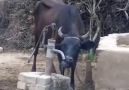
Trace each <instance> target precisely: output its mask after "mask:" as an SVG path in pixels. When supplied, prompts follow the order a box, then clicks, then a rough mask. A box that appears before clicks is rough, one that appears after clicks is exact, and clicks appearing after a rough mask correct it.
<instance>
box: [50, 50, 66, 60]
mask: <svg viewBox="0 0 129 90" xmlns="http://www.w3.org/2000/svg"><path fill="white" fill-rule="evenodd" d="M52 52H55V53H58V54H60V55H61V57H62V59H63V60H65V55H64V53H63V52H62V51H61V50H58V49H52Z"/></svg>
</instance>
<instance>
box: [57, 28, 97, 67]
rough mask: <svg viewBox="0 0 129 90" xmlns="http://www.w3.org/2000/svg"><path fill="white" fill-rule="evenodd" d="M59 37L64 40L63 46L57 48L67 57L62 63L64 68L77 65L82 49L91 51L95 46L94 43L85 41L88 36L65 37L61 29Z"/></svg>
mask: <svg viewBox="0 0 129 90" xmlns="http://www.w3.org/2000/svg"><path fill="white" fill-rule="evenodd" d="M58 35H59V36H60V37H61V38H63V40H62V42H61V44H60V45H57V47H56V48H57V49H60V50H61V51H62V52H63V53H64V55H65V58H66V59H65V60H62V61H61V64H62V66H63V67H64V68H69V67H71V66H72V64H74V63H76V60H77V58H78V54H79V51H80V49H84V50H90V49H91V48H93V47H94V45H95V44H94V42H93V41H90V40H87V41H83V40H84V38H85V37H86V36H84V37H82V36H81V37H73V36H69V35H64V34H63V33H62V32H61V28H59V30H58Z"/></svg>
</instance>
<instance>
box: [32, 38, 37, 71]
mask: <svg viewBox="0 0 129 90" xmlns="http://www.w3.org/2000/svg"><path fill="white" fill-rule="evenodd" d="M38 40H39V38H38V36H35V52H34V61H33V65H32V69H31V71H32V72H35V71H36V58H37V55H38V50H39V43H38ZM37 43H38V44H37Z"/></svg>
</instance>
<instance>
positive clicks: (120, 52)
mask: <svg viewBox="0 0 129 90" xmlns="http://www.w3.org/2000/svg"><path fill="white" fill-rule="evenodd" d="M128 37H129V33H126V34H110V35H108V36H105V37H102V38H101V41H100V43H99V44H100V45H99V47H98V49H97V64H96V67H95V69H94V70H93V79H94V81H95V89H96V90H129V46H128V45H129V38H128Z"/></svg>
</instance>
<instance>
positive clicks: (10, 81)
mask: <svg viewBox="0 0 129 90" xmlns="http://www.w3.org/2000/svg"><path fill="white" fill-rule="evenodd" d="M29 57H30V53H25V52H17V53H16V52H4V53H0V59H1V60H0V90H16V87H17V78H18V74H19V73H20V72H26V71H30V70H31V66H32V62H31V63H29V64H28V63H27V60H28V58H29ZM54 63H55V66H56V70H57V72H58V73H60V72H59V69H58V61H57V60H56V59H55V60H54ZM85 67H86V65H85V63H84V61H79V62H78V64H77V68H78V74H79V77H80V79H81V81H82V82H83V80H84V79H85V78H84V77H85ZM44 70H45V56H44V55H43V54H41V53H40V54H39V55H38V59H37V71H44ZM75 82H76V88H77V90H85V89H82V88H83V87H82V84H81V83H80V82H79V80H78V78H77V76H76V74H75Z"/></svg>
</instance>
